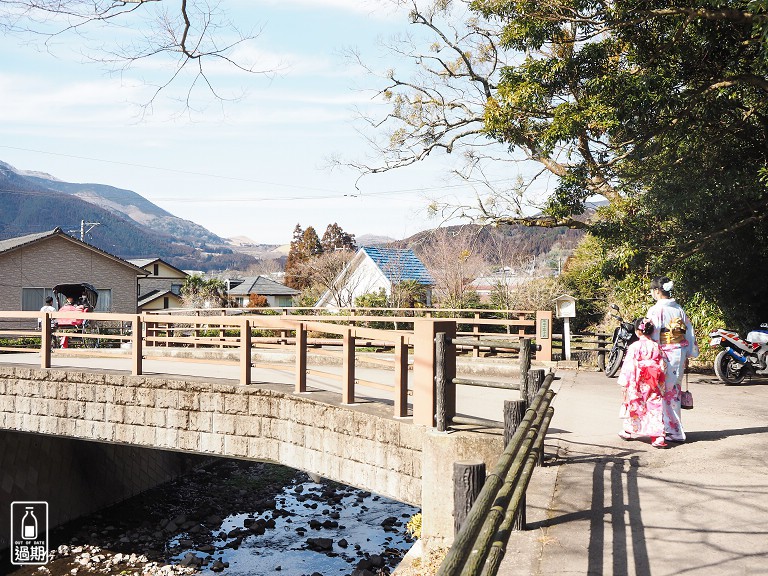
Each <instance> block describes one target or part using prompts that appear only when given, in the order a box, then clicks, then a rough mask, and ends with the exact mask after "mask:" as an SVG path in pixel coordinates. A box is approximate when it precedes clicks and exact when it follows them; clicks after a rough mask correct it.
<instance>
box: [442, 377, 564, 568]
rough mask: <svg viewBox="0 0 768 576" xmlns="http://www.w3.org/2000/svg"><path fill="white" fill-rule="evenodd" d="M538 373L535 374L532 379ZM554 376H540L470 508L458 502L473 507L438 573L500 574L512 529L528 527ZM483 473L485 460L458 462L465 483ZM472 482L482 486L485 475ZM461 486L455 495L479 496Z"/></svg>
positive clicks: (550, 410) (457, 471)
mask: <svg viewBox="0 0 768 576" xmlns="http://www.w3.org/2000/svg"><path fill="white" fill-rule="evenodd" d="M530 372H536V371H533V370H532V371H530ZM539 372H543V371H539ZM536 379H538V378H536V377H533V375H532V376H531V381H534V380H536ZM553 379H554V374H553V373H550V374H548V375H546V377H544V378H543V379H542V380H541V384H540V387H539V389H538V390H537V391H536V393H535V394H534V395H533V396H532V397H531V399H530V402H529V403H528V406H527V409H526V410H525V413H524V415H523V416H522V418H521V419H520V420H519V423H518V424H517V425H515V426H514V428H515V430H514V432H513V433H512V434H511V436H510V437H509V440H508V442H507V444H506V447H505V449H504V452H503V453H502V455H501V457H500V458H499V461H498V462H497V464H496V466H495V468H494V470H493V472H492V473H491V474H490V475H488V477H487V478H486V479H485V482H484V484H482V488H481V489H480V490H479V493H477V494H476V499H475V500H474V503H473V504H472V505H471V508H469V506H466V503H463V502H455V503H454V510H456V511H458V512H460V511H462V510H466V509H469V512H468V514H466V517H465V518H464V517H461V518H458V517H457V527H459V528H460V529H459V530H458V534H457V535H456V538H455V540H454V543H453V545H452V546H451V548H450V550H449V551H448V553H447V555H446V557H445V559H444V560H443V562H442V564H441V565H440V568H439V569H438V572H437V575H438V576H459V575H461V576H469V575H478V574H483V575H488V576H492V575H495V574H496V573H497V572H498V569H499V566H500V564H501V560H502V558H503V556H504V551H505V548H506V544H507V541H508V540H509V536H510V534H511V532H512V530H516V529H517V530H519V529H523V528H524V527H525V491H526V488H527V487H528V483H529V481H530V479H531V475H532V474H533V470H534V468H535V466H536V465H537V464H539V463H540V462H541V461H542V458H543V446H544V439H545V436H546V433H547V429H548V428H549V423H550V421H551V419H552V416H553V414H554V408H552V407H551V406H550V404H551V402H552V399H553V397H554V395H555V394H554V391H552V390H551V389H550V386H551V384H552V381H553ZM525 389H526V390H531V386H529V384H528V383H526V386H525ZM506 413H507V410H506V406H505V414H506ZM509 413H510V414H514V413H515V411H514V410H510V411H509ZM512 420H514V418H512ZM483 476H484V465H482V468H479V469H476V470H475V471H471V470H467V469H465V468H462V467H457V466H456V465H455V467H454V481H456V482H457V484H458V483H460V482H462V481H463V484H464V486H463V487H464V488H465V487H466V484H467V482H466V479H467V478H470V479H473V478H475V479H476V478H480V479H482V477H483ZM472 483H474V484H475V486H478V485H479V484H481V483H482V480H481V481H480V482H472ZM461 488H462V487H459V488H458V489H457V490H456V491H455V495H462V496H467V495H468V496H470V497H474V496H475V495H474V494H468V492H467V490H465V489H461Z"/></svg>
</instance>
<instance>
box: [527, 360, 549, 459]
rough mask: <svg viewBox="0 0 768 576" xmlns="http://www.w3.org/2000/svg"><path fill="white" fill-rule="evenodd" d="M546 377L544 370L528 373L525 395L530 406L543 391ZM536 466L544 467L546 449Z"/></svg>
mask: <svg viewBox="0 0 768 576" xmlns="http://www.w3.org/2000/svg"><path fill="white" fill-rule="evenodd" d="M545 376H546V371H545V370H544V369H543V368H536V369H533V370H529V371H528V385H527V388H526V392H525V394H526V397H527V402H528V405H529V406H530V405H531V402H532V401H533V397H534V396H536V394H537V393H538V392H539V389H541V385H542V383H543V382H544V377H545ZM536 466H544V447H543V446H542V449H541V451H540V452H539V457H538V458H537V459H536Z"/></svg>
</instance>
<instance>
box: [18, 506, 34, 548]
mask: <svg viewBox="0 0 768 576" xmlns="http://www.w3.org/2000/svg"><path fill="white" fill-rule="evenodd" d="M25 510H26V512H25V514H24V518H22V519H21V537H22V538H23V539H24V540H34V539H35V538H37V518H35V512H34V507H32V506H25Z"/></svg>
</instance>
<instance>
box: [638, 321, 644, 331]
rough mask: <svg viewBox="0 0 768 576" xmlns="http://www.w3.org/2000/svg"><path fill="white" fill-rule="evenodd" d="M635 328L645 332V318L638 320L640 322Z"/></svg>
mask: <svg viewBox="0 0 768 576" xmlns="http://www.w3.org/2000/svg"><path fill="white" fill-rule="evenodd" d="M637 329H638V330H640V332H645V318H643V319H642V320H640V324H638V325H637Z"/></svg>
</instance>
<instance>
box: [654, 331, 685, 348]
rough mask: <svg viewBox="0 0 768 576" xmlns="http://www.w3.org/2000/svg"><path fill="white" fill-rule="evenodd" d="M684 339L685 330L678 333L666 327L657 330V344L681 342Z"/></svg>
mask: <svg viewBox="0 0 768 576" xmlns="http://www.w3.org/2000/svg"><path fill="white" fill-rule="evenodd" d="M685 341H686V340H685V332H683V333H680V332H677V331H676V330H675V331H673V330H668V329H666V328H662V329H661V330H659V344H661V345H662V346H663V345H665V344H681V343H683V342H685Z"/></svg>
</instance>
